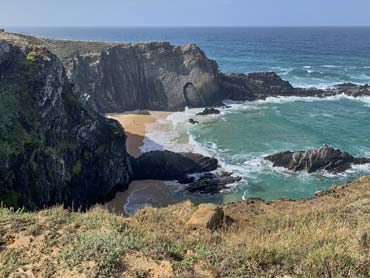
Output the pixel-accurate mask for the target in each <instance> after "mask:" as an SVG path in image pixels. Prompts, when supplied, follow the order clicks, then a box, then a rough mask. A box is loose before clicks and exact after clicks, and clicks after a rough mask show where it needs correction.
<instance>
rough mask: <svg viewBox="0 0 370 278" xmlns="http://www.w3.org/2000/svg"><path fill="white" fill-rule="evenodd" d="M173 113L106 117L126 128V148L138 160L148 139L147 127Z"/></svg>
mask: <svg viewBox="0 0 370 278" xmlns="http://www.w3.org/2000/svg"><path fill="white" fill-rule="evenodd" d="M172 113H173V112H166V111H151V110H145V111H143V113H141V114H140V113H135V112H127V113H117V114H107V115H106V117H107V118H109V119H114V120H116V121H118V122H119V123H120V124H121V126H122V127H123V128H124V130H125V133H126V136H127V140H126V148H127V152H128V154H130V155H132V156H133V157H135V158H137V157H139V156H140V154H141V150H140V148H141V147H142V146H144V139H145V137H146V134H147V132H146V126H147V125H149V124H153V123H155V122H157V121H159V120H161V119H165V118H167V117H168V116H169V115H171V114H172Z"/></svg>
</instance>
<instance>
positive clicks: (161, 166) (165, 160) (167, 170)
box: [131, 151, 218, 180]
mask: <svg viewBox="0 0 370 278" xmlns="http://www.w3.org/2000/svg"><path fill="white" fill-rule="evenodd" d="M131 165H132V169H133V173H134V179H137V180H145V179H157V180H184V179H186V178H187V175H188V174H193V173H198V172H209V171H213V170H215V169H217V166H218V161H217V159H215V158H210V157H205V156H202V155H200V154H194V153H174V152H170V151H152V152H148V153H144V154H142V155H141V156H140V157H139V158H137V159H134V158H132V159H131Z"/></svg>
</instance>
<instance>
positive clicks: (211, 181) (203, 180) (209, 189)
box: [185, 173, 242, 194]
mask: <svg viewBox="0 0 370 278" xmlns="http://www.w3.org/2000/svg"><path fill="white" fill-rule="evenodd" d="M241 179H242V178H241V177H233V176H231V174H230V173H223V174H222V175H217V174H212V173H206V174H204V175H202V176H201V177H200V178H199V179H198V180H196V181H194V182H192V183H190V184H189V185H188V186H186V188H185V189H186V190H187V191H189V192H199V193H201V194H217V193H219V192H220V191H221V190H223V189H227V185H228V184H232V183H235V182H239V181H241Z"/></svg>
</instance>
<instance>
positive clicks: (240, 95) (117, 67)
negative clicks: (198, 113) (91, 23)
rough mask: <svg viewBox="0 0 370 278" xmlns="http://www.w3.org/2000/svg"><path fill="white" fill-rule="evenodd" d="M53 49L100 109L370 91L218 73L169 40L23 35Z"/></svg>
mask: <svg viewBox="0 0 370 278" xmlns="http://www.w3.org/2000/svg"><path fill="white" fill-rule="evenodd" d="M22 37H23V38H24V39H26V40H27V41H30V42H32V43H33V44H37V45H41V46H44V47H46V48H48V49H49V50H50V51H51V52H53V53H55V54H56V55H57V56H58V57H59V58H60V59H61V60H62V62H63V64H64V66H65V68H66V70H67V76H68V78H69V80H70V81H71V83H73V84H74V90H75V93H76V95H79V96H80V98H81V99H82V100H84V101H85V102H86V103H88V104H89V106H90V107H92V108H93V109H94V110H96V111H98V112H100V113H113V112H124V111H129V110H136V109H153V110H167V111H175V110H183V109H184V108H185V107H186V106H188V107H204V106H212V105H219V104H221V101H222V100H224V99H232V100H241V101H244V100H256V99H264V98H266V97H269V96H317V97H325V96H331V95H336V94H341V93H344V94H348V95H352V96H361V95H370V87H369V86H358V85H353V84H342V85H340V86H337V87H336V88H333V89H330V90H320V89H315V88H311V89H303V88H294V87H293V86H292V85H291V84H290V83H289V82H288V81H284V80H282V79H281V78H280V77H279V76H278V75H277V74H276V73H274V72H259V73H249V74H241V73H232V74H225V73H222V72H219V70H218V65H217V63H216V62H214V61H212V60H210V59H208V58H207V56H206V55H205V54H204V53H203V51H202V50H201V49H199V48H198V47H197V46H196V45H194V44H190V45H185V46H173V45H171V44H169V43H166V42H147V43H131V44H130V43H102V42H83V41H66V40H50V39H41V38H36V37H30V36H22Z"/></svg>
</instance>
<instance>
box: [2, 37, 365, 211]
mask: <svg viewBox="0 0 370 278" xmlns="http://www.w3.org/2000/svg"><path fill="white" fill-rule="evenodd" d="M341 93H345V94H348V95H351V96H355V97H357V96H361V95H370V87H369V86H368V85H363V86H359V85H354V84H341V85H338V86H336V87H334V88H332V89H330V90H319V89H314V88H312V89H302V88H294V87H293V86H291V84H289V82H287V81H284V80H282V79H281V78H280V77H279V76H277V75H276V74H275V73H271V72H267V73H250V74H247V75H245V74H223V73H221V72H219V70H218V66H217V64H216V63H215V62H214V61H212V60H210V59H208V58H207V57H206V55H205V54H204V53H203V51H202V50H200V49H199V48H198V47H197V46H196V45H193V44H191V45H186V46H172V45H170V44H169V43H165V42H151V43H134V44H129V43H97V42H76V41H58V40H49V39H42V38H36V37H31V36H24V35H15V34H9V33H6V32H2V33H1V34H0V109H1V110H0V111H1V113H0V196H1V197H0V202H5V203H6V204H11V205H14V206H18V205H25V206H26V207H27V208H36V207H43V206H49V205H54V204H58V203H64V204H65V205H66V206H68V207H71V206H73V207H74V208H79V207H83V208H85V207H88V206H89V205H91V204H94V203H97V202H102V201H104V200H105V199H106V198H108V196H110V195H111V194H112V193H114V192H115V191H117V190H124V189H126V188H127V185H128V183H129V182H130V180H131V179H133V178H135V179H146V178H151V179H167V180H168V179H178V180H180V181H182V182H193V184H192V185H191V186H190V187H189V188H188V189H189V190H190V191H192V190H196V191H201V192H202V191H204V192H206V193H207V192H208V193H209V192H211V191H212V190H214V189H215V188H217V189H220V188H222V187H223V186H224V185H225V183H228V182H232V181H231V177H218V178H217V179H216V178H215V179H213V178H212V179H210V178H208V179H203V180H198V181H193V180H189V178H188V176H187V175H188V174H191V173H194V172H207V171H212V170H214V169H216V168H217V160H216V159H212V158H206V157H203V156H200V155H196V154H175V153H171V152H167V151H164V152H152V153H148V154H144V155H142V156H141V157H140V158H138V159H137V160H135V159H133V158H131V157H129V156H128V154H127V152H126V147H125V135H124V132H123V129H122V128H121V127H120V126H119V124H118V123H117V122H115V121H113V120H109V119H106V118H104V117H102V116H101V115H100V114H102V113H113V112H125V111H128V110H137V109H158V110H182V109H184V108H185V107H186V106H188V107H204V106H208V107H210V106H215V105H221V104H222V100H224V99H233V100H256V99H264V98H266V97H269V96H319V97H323V96H329V95H336V94H341ZM206 111H207V110H206ZM208 111H213V112H215V113H217V112H216V111H218V110H216V109H208ZM207 113H208V112H207ZM324 149H325V151H323V150H321V151H320V150H319V151H311V153H310V152H298V153H283V154H278V155H275V156H271V158H267V159H269V160H271V161H273V162H274V164H275V165H276V166H283V167H287V168H290V169H292V170H295V171H296V170H307V171H310V172H311V171H316V170H319V169H325V170H329V171H342V170H344V169H347V168H348V167H349V165H350V164H351V163H366V162H367V161H368V160H367V159H365V158H364V159H360V158H359V159H357V158H353V157H352V156H350V155H348V154H346V153H341V152H340V151H339V153H338V151H332V150H328V149H327V147H325V148H324ZM132 169H133V170H132ZM211 189H212V190H211Z"/></svg>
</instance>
